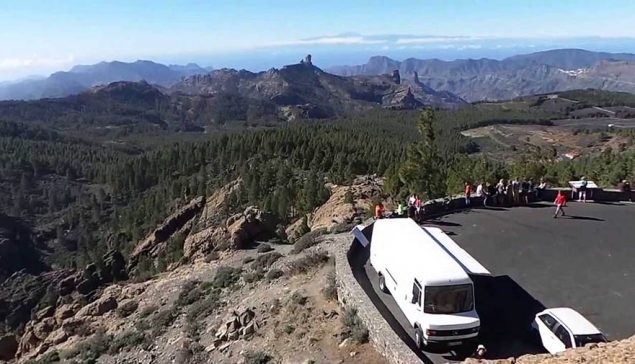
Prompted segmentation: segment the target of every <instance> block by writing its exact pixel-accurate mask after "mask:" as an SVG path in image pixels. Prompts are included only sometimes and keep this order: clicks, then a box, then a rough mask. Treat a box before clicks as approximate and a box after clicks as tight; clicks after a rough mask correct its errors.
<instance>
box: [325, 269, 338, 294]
mask: <svg viewBox="0 0 635 364" xmlns="http://www.w3.org/2000/svg"><path fill="white" fill-rule="evenodd" d="M322 295H323V296H324V298H325V299H327V300H329V301H335V300H337V277H336V276H335V272H330V273H329V274H328V275H327V276H326V286H324V288H323V289H322Z"/></svg>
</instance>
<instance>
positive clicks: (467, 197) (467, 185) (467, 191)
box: [465, 182, 472, 206]
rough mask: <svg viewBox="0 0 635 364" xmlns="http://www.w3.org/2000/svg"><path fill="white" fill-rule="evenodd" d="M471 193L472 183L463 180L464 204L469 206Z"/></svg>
mask: <svg viewBox="0 0 635 364" xmlns="http://www.w3.org/2000/svg"><path fill="white" fill-rule="evenodd" d="M471 195H472V185H470V183H469V182H465V206H470V205H471V204H472V203H471V201H470V196H471Z"/></svg>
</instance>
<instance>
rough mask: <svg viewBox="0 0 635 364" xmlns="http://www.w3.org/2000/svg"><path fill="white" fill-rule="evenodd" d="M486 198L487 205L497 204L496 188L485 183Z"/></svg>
mask: <svg viewBox="0 0 635 364" xmlns="http://www.w3.org/2000/svg"><path fill="white" fill-rule="evenodd" d="M485 193H486V196H487V203H488V204H491V205H496V204H498V198H497V196H496V187H494V185H493V184H491V183H489V182H487V191H486V192H485Z"/></svg>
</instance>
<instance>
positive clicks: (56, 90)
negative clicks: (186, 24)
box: [0, 61, 212, 100]
mask: <svg viewBox="0 0 635 364" xmlns="http://www.w3.org/2000/svg"><path fill="white" fill-rule="evenodd" d="M211 70H212V68H211V67H209V68H202V67H200V66H198V65H197V64H194V63H190V64H187V65H185V66H180V65H170V66H166V65H163V64H159V63H154V62H151V61H136V62H132V63H124V62H118V61H114V62H100V63H97V64H94V65H79V66H75V67H73V68H72V69H71V70H70V71H68V72H56V73H54V74H52V75H51V76H49V77H47V78H43V79H38V78H32V79H26V80H22V81H19V82H10V83H4V84H0V100H33V99H41V98H58V97H65V96H68V95H73V94H78V93H80V92H82V91H85V90H87V89H89V88H91V87H94V86H98V85H107V84H109V83H112V82H117V81H142V80H143V81H146V82H148V83H151V84H156V85H159V86H162V87H169V86H171V85H173V84H175V83H176V82H178V81H179V80H180V79H181V78H182V77H188V76H191V75H195V74H203V73H207V72H209V71H211Z"/></svg>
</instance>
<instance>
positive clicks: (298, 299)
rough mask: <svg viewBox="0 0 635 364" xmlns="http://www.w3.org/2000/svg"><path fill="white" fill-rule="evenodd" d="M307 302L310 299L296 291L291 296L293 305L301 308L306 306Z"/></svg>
mask: <svg viewBox="0 0 635 364" xmlns="http://www.w3.org/2000/svg"><path fill="white" fill-rule="evenodd" d="M307 300H308V297H307V296H306V295H305V294H304V293H302V292H300V291H294V292H293V293H292V294H291V298H290V299H289V301H290V302H291V304H294V305H299V306H304V305H306V302H307Z"/></svg>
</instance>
